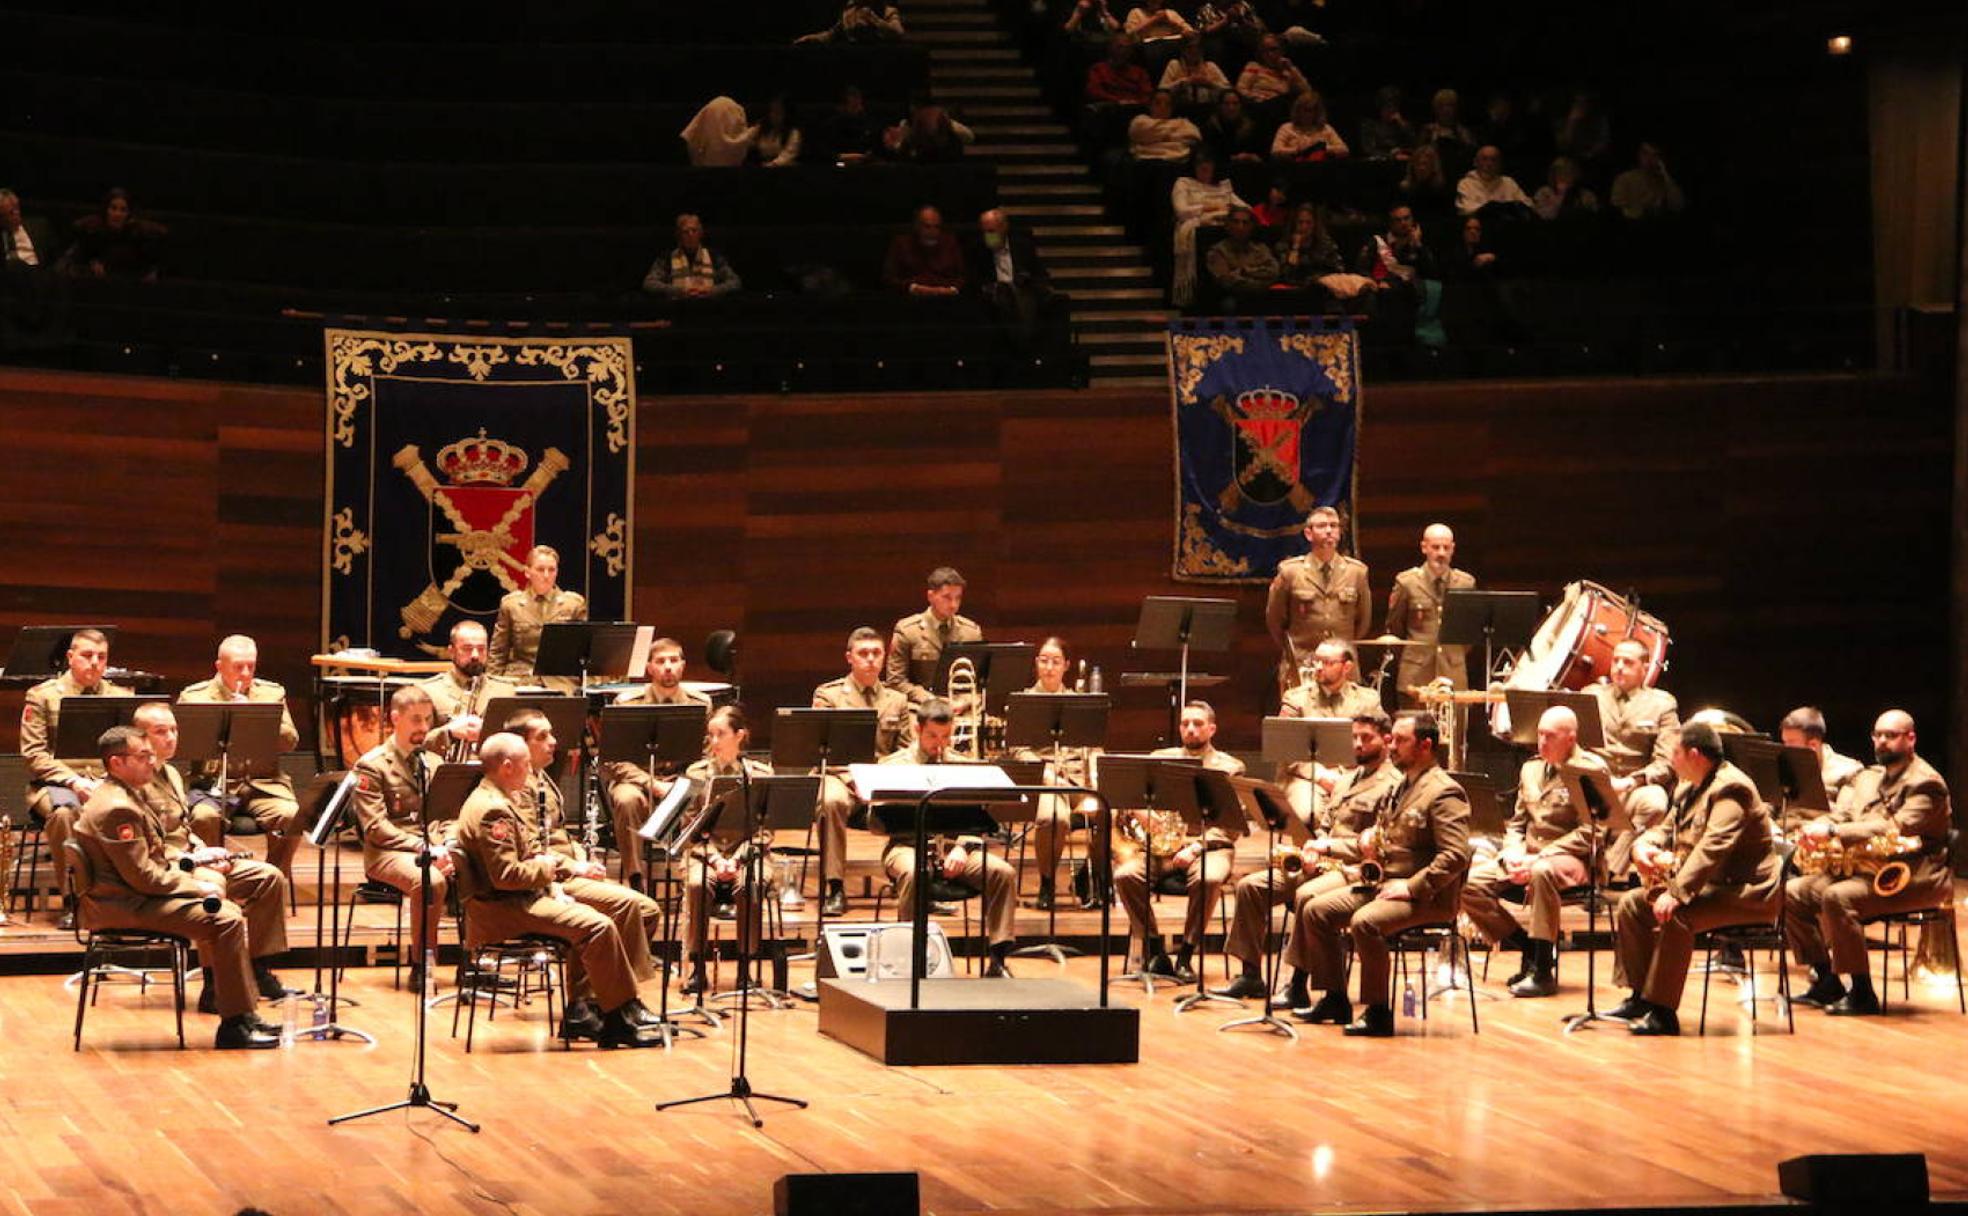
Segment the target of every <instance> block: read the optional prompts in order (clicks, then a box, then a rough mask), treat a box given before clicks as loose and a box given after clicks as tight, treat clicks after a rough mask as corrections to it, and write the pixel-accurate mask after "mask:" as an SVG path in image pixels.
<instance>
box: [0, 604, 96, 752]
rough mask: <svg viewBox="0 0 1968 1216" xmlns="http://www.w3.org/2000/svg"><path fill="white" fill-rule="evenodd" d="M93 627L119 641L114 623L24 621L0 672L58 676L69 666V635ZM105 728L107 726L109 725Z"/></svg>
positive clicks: (17, 674) (13, 674)
mask: <svg viewBox="0 0 1968 1216" xmlns="http://www.w3.org/2000/svg"><path fill="white" fill-rule="evenodd" d="M84 629H94V630H96V631H98V632H100V633H101V634H102V635H103V637H105V638H107V639H109V645H110V648H111V649H112V650H114V649H115V644H116V626H114V625H22V626H21V627H20V632H18V633H16V634H14V641H13V645H11V646H9V647H8V648H7V665H6V666H5V667H0V673H4V674H6V675H10V676H16V677H23V676H24V677H34V676H57V675H60V674H62V673H63V672H65V671H67V670H68V644H69V639H71V638H73V637H74V636H75V635H76V634H78V633H80V632H82V631H83V630H84ZM103 729H105V730H107V729H108V727H104V728H103Z"/></svg>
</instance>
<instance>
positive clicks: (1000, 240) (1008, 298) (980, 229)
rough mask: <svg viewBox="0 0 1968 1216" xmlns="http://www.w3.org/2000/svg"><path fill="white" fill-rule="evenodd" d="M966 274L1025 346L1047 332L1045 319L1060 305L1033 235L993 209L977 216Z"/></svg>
mask: <svg viewBox="0 0 1968 1216" xmlns="http://www.w3.org/2000/svg"><path fill="white" fill-rule="evenodd" d="M970 273H971V276H972V277H973V278H975V279H976V280H977V284H978V287H979V289H980V290H981V291H982V292H983V293H984V300H985V302H986V303H987V304H989V305H990V306H991V311H992V312H993V313H994V314H996V316H997V317H998V319H999V320H1000V321H1002V322H1004V324H1005V325H1006V327H1007V328H1008V329H1010V331H1011V333H1012V334H1013V335H1014V336H1015V337H1016V338H1017V339H1018V340H1019V341H1020V342H1021V343H1022V344H1023V345H1025V346H1026V347H1027V348H1029V347H1030V346H1031V345H1032V344H1033V342H1034V340H1035V339H1036V338H1037V337H1038V336H1039V335H1040V334H1042V333H1043V332H1045V326H1044V324H1043V323H1044V321H1045V318H1046V317H1047V316H1048V315H1049V314H1050V313H1052V312H1055V311H1057V310H1058V308H1059V306H1060V305H1061V303H1062V301H1061V299H1060V296H1059V293H1058V292H1056V291H1054V290H1053V287H1052V276H1051V275H1049V274H1047V273H1046V268H1045V266H1044V265H1043V264H1042V263H1041V262H1040V261H1039V251H1038V248H1037V246H1036V245H1035V244H1034V243H1033V241H1032V236H1031V233H1029V232H1027V231H1026V230H1025V229H1024V228H1021V227H1017V226H1014V225H1013V224H1012V222H1011V221H1010V219H1008V218H1007V217H1006V215H1005V213H1004V212H1003V211H1002V210H1000V209H998V208H996V207H993V208H992V209H991V210H989V211H986V212H984V213H983V214H982V215H980V216H978V217H977V244H976V246H975V247H974V249H973V253H972V257H971V267H970Z"/></svg>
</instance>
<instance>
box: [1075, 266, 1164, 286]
mask: <svg viewBox="0 0 1968 1216" xmlns="http://www.w3.org/2000/svg"><path fill="white" fill-rule="evenodd" d="M1052 277H1053V278H1054V279H1058V280H1062V281H1066V282H1074V283H1084V282H1088V281H1090V280H1093V279H1151V278H1153V277H1154V275H1153V273H1151V272H1150V271H1149V269H1148V268H1147V267H1146V266H1064V267H1058V268H1055V269H1054V270H1053V272H1052Z"/></svg>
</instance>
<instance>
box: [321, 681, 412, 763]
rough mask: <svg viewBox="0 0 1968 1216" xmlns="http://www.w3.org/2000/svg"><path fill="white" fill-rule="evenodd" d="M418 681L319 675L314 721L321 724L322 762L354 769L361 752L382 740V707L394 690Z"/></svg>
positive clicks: (383, 729) (383, 730)
mask: <svg viewBox="0 0 1968 1216" xmlns="http://www.w3.org/2000/svg"><path fill="white" fill-rule="evenodd" d="M416 682H417V681H416V680H414V679H410V678H407V677H403V676H388V677H384V678H382V679H381V680H378V678H377V677H375V676H322V677H320V688H321V695H320V701H319V703H318V704H317V705H316V707H315V710H316V712H315V715H314V720H315V721H316V722H317V723H319V724H320V738H319V741H318V742H319V748H320V751H321V756H322V759H323V761H324V762H326V763H328V764H329V765H331V766H333V765H334V764H335V763H336V761H337V759H339V761H340V767H342V768H353V767H354V766H355V762H356V761H357V760H360V759H361V758H362V756H363V753H365V752H367V751H368V750H369V749H371V748H373V747H375V746H376V745H377V744H379V743H381V742H382V741H383V736H384V735H385V734H387V733H388V732H387V730H386V729H385V728H384V725H383V721H384V707H385V706H386V705H387V704H388V701H389V697H390V695H391V694H392V693H394V692H395V691H396V690H397V689H399V688H403V687H405V686H407V685H410V684H415V683H416Z"/></svg>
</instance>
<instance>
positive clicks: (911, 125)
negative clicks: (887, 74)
mask: <svg viewBox="0 0 1968 1216" xmlns="http://www.w3.org/2000/svg"><path fill="white" fill-rule="evenodd" d="M976 138H977V135H976V133H975V132H973V131H972V130H971V129H970V128H969V127H967V126H965V125H964V124H962V123H960V122H958V121H957V120H956V119H954V118H952V117H950V112H949V111H948V110H945V109H944V108H943V107H942V106H941V105H939V104H937V103H936V102H933V101H920V100H919V101H917V102H916V103H915V104H913V105H912V106H910V108H909V117H908V118H907V119H905V120H903V121H902V122H899V123H896V124H895V125H894V126H892V127H890V128H889V129H888V130H886V131H884V132H882V150H883V151H885V152H887V153H888V155H890V156H892V157H894V158H895V159H896V160H908V161H918V162H923V163H933V162H937V161H950V160H957V159H960V158H961V157H962V156H963V154H964V148H966V147H967V146H969V145H970V143H971V142H972V141H974V140H975V139H976Z"/></svg>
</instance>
